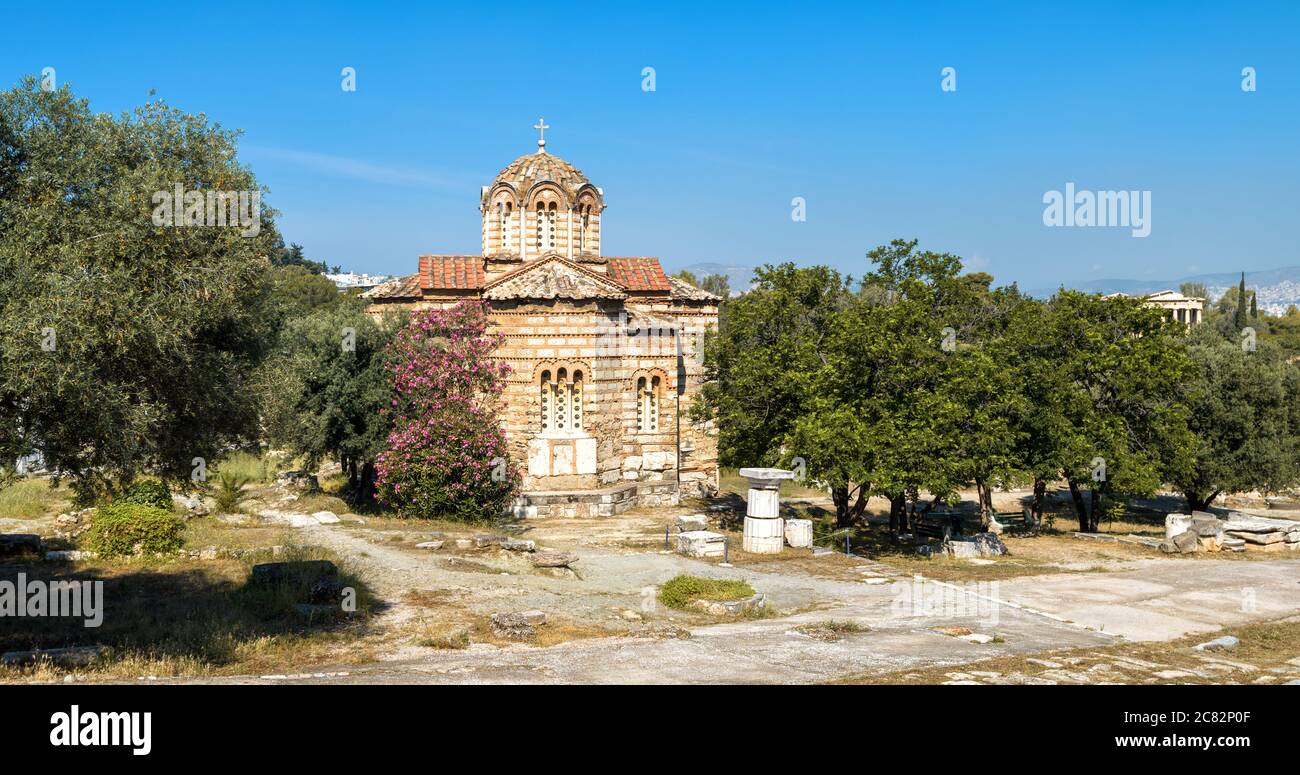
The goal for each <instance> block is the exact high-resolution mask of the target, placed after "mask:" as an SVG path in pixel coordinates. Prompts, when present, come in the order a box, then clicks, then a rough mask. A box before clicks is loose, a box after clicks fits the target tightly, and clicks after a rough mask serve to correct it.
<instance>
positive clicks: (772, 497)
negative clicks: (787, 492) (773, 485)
mask: <svg viewBox="0 0 1300 775" xmlns="http://www.w3.org/2000/svg"><path fill="white" fill-rule="evenodd" d="M745 514H746V515H747V516H751V517H754V518H756V519H774V518H776V517H779V516H780V515H781V493H780V492H778V491H777V490H755V489H750V491H749V492H748V493H747V497H746V498H745Z"/></svg>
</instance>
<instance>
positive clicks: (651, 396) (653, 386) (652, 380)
mask: <svg viewBox="0 0 1300 775" xmlns="http://www.w3.org/2000/svg"><path fill="white" fill-rule="evenodd" d="M636 430H637V433H658V432H659V378H658V377H649V378H647V377H641V378H639V379H637V381H636Z"/></svg>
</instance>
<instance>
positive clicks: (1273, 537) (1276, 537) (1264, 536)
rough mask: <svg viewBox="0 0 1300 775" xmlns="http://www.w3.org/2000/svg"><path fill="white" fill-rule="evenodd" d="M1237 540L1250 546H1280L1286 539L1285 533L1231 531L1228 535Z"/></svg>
mask: <svg viewBox="0 0 1300 775" xmlns="http://www.w3.org/2000/svg"><path fill="white" fill-rule="evenodd" d="M1228 535H1231V536H1233V537H1235V538H1240V539H1241V540H1243V541H1245V542H1246V543H1248V544H1257V545H1261V546H1263V545H1267V544H1280V543H1283V542H1284V540H1285V539H1286V534H1285V533H1280V532H1279V533H1247V532H1237V531H1231V532H1229V533H1228Z"/></svg>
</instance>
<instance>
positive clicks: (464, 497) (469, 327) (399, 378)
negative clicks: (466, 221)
mask: <svg viewBox="0 0 1300 775" xmlns="http://www.w3.org/2000/svg"><path fill="white" fill-rule="evenodd" d="M487 324H488V320H487V310H486V307H485V306H484V304H483V303H482V302H477V301H473V302H470V301H467V302H462V303H460V304H457V305H456V306H454V307H452V308H450V309H445V310H428V311H423V312H416V313H415V314H414V315H413V316H412V317H411V322H410V324H409V325H407V327H406V328H404V329H402V330H401V331H400V332H398V334H397V337H396V338H395V339H394V340H393V343H392V344H391V345H389V354H390V356H392V357H391V359H390V362H391V364H392V366H391V368H392V372H393V388H394V392H395V397H394V398H393V401H392V406H391V407H390V408H389V411H390V412H391V413H392V415H393V419H394V421H393V430H392V432H391V433H389V435H388V443H387V446H386V449H385V450H384V451H383V452H381V453H380V454H379V457H378V459H377V460H376V469H377V472H378V480H377V488H378V496H379V499H380V500H381V501H382V502H384V503H386V504H388V505H390V506H392V507H394V508H396V509H397V510H398V511H399V512H401V513H402V514H403V515H405V516H410V517H423V518H435V517H436V518H440V519H457V520H463V521H475V520H483V519H492V518H495V517H499V516H501V513H502V512H503V511H504V510H505V508H506V506H507V505H509V503H510V501H511V499H512V498H513V497H514V495H515V493H516V492H517V491H518V489H519V472H518V470H517V469H515V468H514V467H513V466H511V465H510V463H509V462H508V460H507V459H506V445H505V435H504V434H503V433H502V432H501V427H500V424H499V423H498V420H497V415H496V405H497V398H498V397H499V396H500V395H501V391H502V390H504V389H505V378H506V375H508V374H509V373H510V367H509V366H507V365H506V364H504V363H499V362H497V361H494V360H493V359H492V358H491V353H492V352H493V351H494V350H495V349H496V348H497V347H498V346H499V345H500V344H501V337H500V336H498V335H495V334H490V333H488V330H487Z"/></svg>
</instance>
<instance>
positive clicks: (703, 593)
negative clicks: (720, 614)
mask: <svg viewBox="0 0 1300 775" xmlns="http://www.w3.org/2000/svg"><path fill="white" fill-rule="evenodd" d="M753 596H754V588H753V587H751V586H750V585H749V584H747V583H745V582H743V581H730V580H726V579H706V578H703V577H701V576H685V575H683V576H674V577H673V578H671V579H669V580H668V581H666V582H664V585H663V586H662V587H661V588H660V589H659V600H660V602H662V603H663V604H664V605H666V606H668V607H669V608H678V609H682V608H686V607H687V606H689V605H690V604H691V601H692V600H740V599H741V598H746V597H753Z"/></svg>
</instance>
